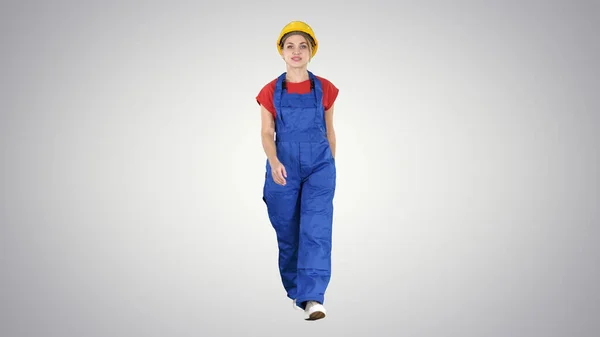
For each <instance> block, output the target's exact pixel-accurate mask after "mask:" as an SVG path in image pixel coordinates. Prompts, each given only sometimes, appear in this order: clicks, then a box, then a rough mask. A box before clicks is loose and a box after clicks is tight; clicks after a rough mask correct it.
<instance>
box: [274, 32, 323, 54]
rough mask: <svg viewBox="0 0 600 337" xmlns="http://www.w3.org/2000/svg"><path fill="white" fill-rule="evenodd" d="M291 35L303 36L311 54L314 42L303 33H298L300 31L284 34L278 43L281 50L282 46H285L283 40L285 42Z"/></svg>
mask: <svg viewBox="0 0 600 337" xmlns="http://www.w3.org/2000/svg"><path fill="white" fill-rule="evenodd" d="M292 35H301V36H304V38H305V39H306V41H308V45H309V48H310V50H309V51H310V52H311V53H312V50H313V49H314V48H315V40H313V38H312V37H311V36H310V35H308V34H306V33H305V32H300V31H293V32H289V33H287V34H285V35H284V36H283V37H282V38H281V42H280V43H279V46H280V47H281V49H283V45H284V44H285V40H287V38H288V37H290V36H292Z"/></svg>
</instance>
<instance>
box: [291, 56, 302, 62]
mask: <svg viewBox="0 0 600 337" xmlns="http://www.w3.org/2000/svg"><path fill="white" fill-rule="evenodd" d="M300 60H302V58H301V57H297V56H294V57H292V61H296V62H298V61H300Z"/></svg>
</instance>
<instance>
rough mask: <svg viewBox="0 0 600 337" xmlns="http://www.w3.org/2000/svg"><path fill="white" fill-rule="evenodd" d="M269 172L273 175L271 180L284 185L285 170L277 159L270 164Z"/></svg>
mask: <svg viewBox="0 0 600 337" xmlns="http://www.w3.org/2000/svg"><path fill="white" fill-rule="evenodd" d="M271 174H272V175H273V181H275V183H277V184H278V185H281V186H285V183H286V181H285V178H287V172H286V171H285V167H284V166H283V164H282V163H281V162H280V161H279V160H278V161H276V162H275V163H273V164H271Z"/></svg>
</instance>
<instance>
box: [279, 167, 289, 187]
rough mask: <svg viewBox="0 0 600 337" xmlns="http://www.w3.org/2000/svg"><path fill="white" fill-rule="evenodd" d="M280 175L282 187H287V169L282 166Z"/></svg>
mask: <svg viewBox="0 0 600 337" xmlns="http://www.w3.org/2000/svg"><path fill="white" fill-rule="evenodd" d="M279 175H280V178H281V185H285V177H287V174H286V173H285V167H283V166H281V169H280V170H279Z"/></svg>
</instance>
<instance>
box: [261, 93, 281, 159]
mask: <svg viewBox="0 0 600 337" xmlns="http://www.w3.org/2000/svg"><path fill="white" fill-rule="evenodd" d="M260 112H261V114H260V116H261V118H260V119H261V124H262V126H261V130H260V134H261V137H262V146H263V150H264V151H265V154H266V155H267V158H268V159H269V163H270V164H271V165H273V164H275V163H278V162H279V159H277V149H276V147H275V140H274V138H275V119H274V118H273V115H272V114H271V113H270V112H269V110H267V109H266V108H265V107H264V106H263V105H262V104H261V105H260Z"/></svg>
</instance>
